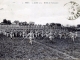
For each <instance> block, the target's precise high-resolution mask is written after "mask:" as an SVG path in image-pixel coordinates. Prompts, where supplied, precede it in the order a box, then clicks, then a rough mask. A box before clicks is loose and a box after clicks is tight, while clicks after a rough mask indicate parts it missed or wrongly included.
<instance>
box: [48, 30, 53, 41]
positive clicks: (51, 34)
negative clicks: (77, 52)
mask: <svg viewBox="0 0 80 60" xmlns="http://www.w3.org/2000/svg"><path fill="white" fill-rule="evenodd" d="M53 38H54V37H53V33H52V32H51V31H50V33H49V39H50V40H52V39H53Z"/></svg>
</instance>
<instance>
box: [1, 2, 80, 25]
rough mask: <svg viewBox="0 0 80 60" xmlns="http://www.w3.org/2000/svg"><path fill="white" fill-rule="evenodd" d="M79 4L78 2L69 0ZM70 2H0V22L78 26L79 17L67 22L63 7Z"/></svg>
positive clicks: (79, 22)
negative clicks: (4, 20) (16, 21)
mask: <svg viewBox="0 0 80 60" xmlns="http://www.w3.org/2000/svg"><path fill="white" fill-rule="evenodd" d="M71 1H75V2H77V3H78V4H80V3H79V2H80V0H71ZM68 2H70V0H0V22H2V21H3V19H7V20H11V21H12V22H13V21H15V20H19V21H20V22H24V21H26V22H35V23H36V24H46V23H52V22H53V23H61V24H63V25H67V24H69V25H77V24H80V17H79V18H78V19H76V20H68V19H67V18H66V17H67V10H66V8H65V7H64V5H65V4H66V3H68Z"/></svg>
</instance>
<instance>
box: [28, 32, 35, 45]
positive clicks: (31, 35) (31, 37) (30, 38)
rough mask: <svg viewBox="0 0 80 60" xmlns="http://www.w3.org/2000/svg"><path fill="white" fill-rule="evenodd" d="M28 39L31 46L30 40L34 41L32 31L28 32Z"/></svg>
mask: <svg viewBox="0 0 80 60" xmlns="http://www.w3.org/2000/svg"><path fill="white" fill-rule="evenodd" d="M28 37H29V40H30V41H29V43H30V44H31V45H32V40H33V39H34V33H33V32H32V31H30V33H29V34H28Z"/></svg>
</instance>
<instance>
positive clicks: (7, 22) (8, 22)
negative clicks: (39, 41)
mask: <svg viewBox="0 0 80 60" xmlns="http://www.w3.org/2000/svg"><path fill="white" fill-rule="evenodd" d="M1 24H4V25H11V24H12V23H11V21H10V20H7V19H3V22H1Z"/></svg>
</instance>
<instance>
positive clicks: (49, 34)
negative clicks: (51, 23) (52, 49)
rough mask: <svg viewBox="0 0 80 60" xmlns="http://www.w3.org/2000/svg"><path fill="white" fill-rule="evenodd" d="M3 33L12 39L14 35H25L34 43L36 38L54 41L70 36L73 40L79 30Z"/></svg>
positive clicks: (2, 32)
mask: <svg viewBox="0 0 80 60" xmlns="http://www.w3.org/2000/svg"><path fill="white" fill-rule="evenodd" d="M0 33H1V34H3V35H5V36H7V37H10V38H11V39H12V38H13V37H23V38H27V39H29V40H30V41H29V43H30V44H32V41H33V40H34V39H45V38H46V39H49V40H50V41H53V40H54V39H55V38H59V39H67V38H70V39H72V40H73V41H74V40H75V39H76V38H77V32H69V31H54V30H53V29H49V30H46V31H44V30H41V31H38V30H35V31H33V30H30V31H28V32H27V31H26V30H25V31H10V32H7V31H0Z"/></svg>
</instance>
